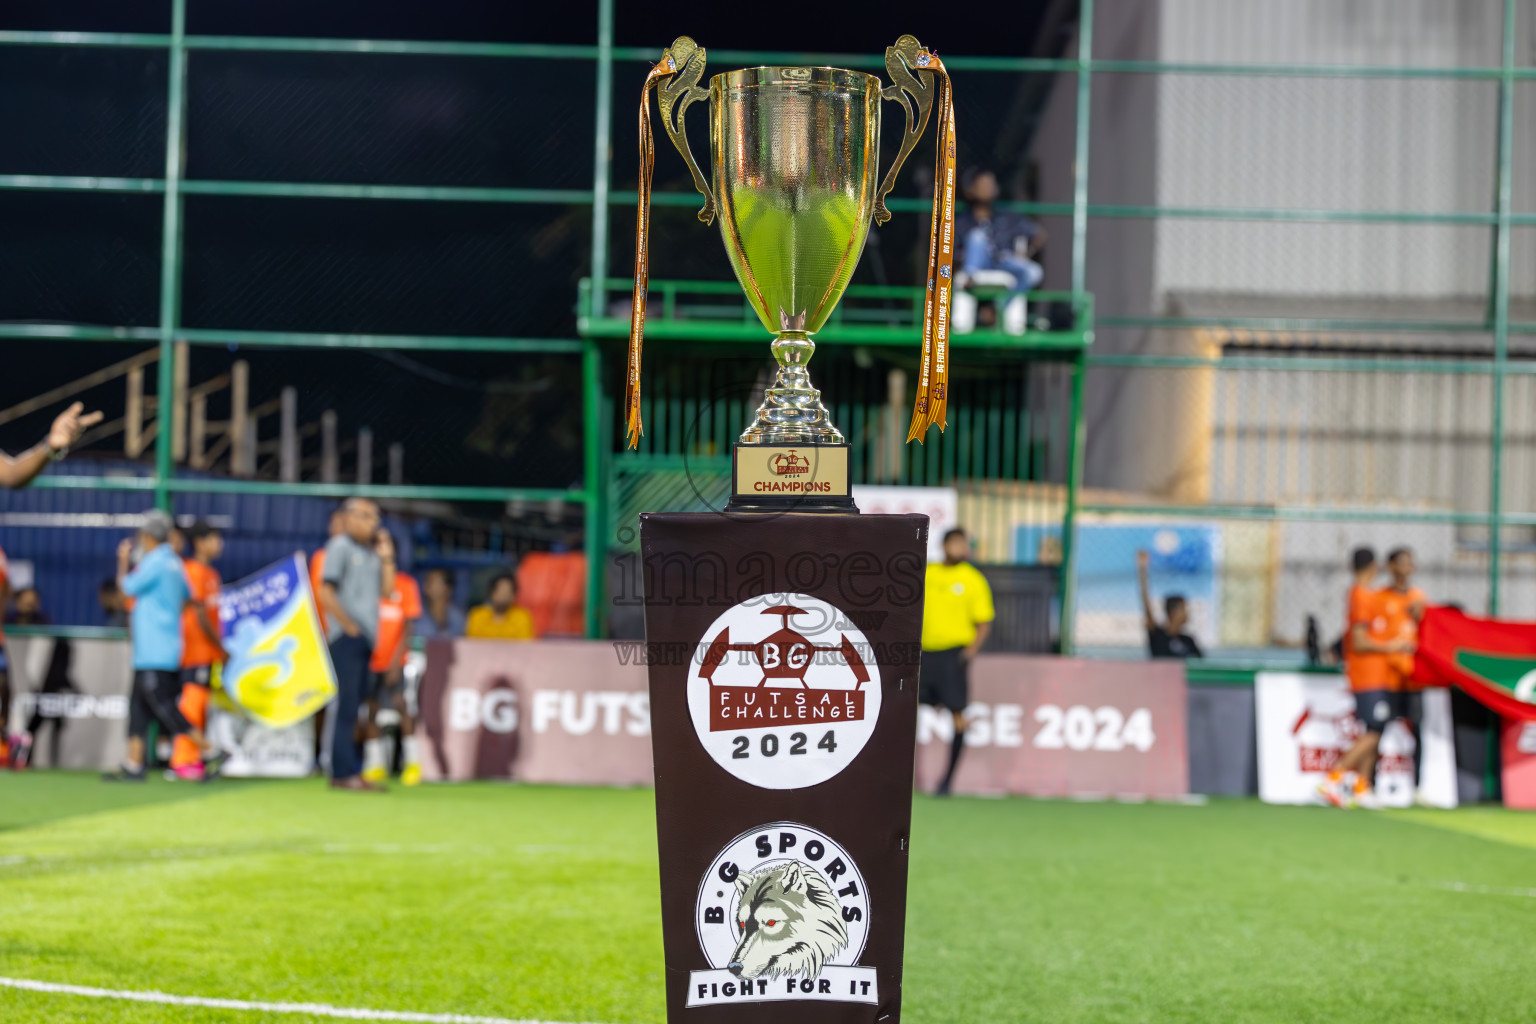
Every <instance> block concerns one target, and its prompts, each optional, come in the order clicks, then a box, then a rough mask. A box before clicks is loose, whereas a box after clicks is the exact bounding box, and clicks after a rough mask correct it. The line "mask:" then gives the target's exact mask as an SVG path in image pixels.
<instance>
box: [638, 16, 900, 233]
mask: <svg viewBox="0 0 1536 1024" xmlns="http://www.w3.org/2000/svg"><path fill="white" fill-rule="evenodd" d="M914 41H915V40H914ZM706 56H707V51H706V50H705V49H704V47H702V46H700V45H699V44H697V43H695V42H694V41H693V40H692V39H690V38H689V37H687V36H678V37H677V39H676V40H675V41H673V43H672V45H671V46H669V47H667V52H666V53H664V54H662V58H661V59H662V60H663V61H664V62H665V63H666V64H667V65H668V66H669V67H673V66H674V65H675V66H676V68H680V69H681V70H676V68H674V70H675V71H676V73H675V74H673V75H672V77H671V79H670V80H669V81H667V83H666V84H665V85H662V86H661V87H660V88H658V89H657V90H656V102H657V104H658V105H659V106H660V107H661V126H662V127H663V128H665V129H666V131H667V138H669V139H671V140H672V145H674V146H676V147H677V151H678V152H679V153H681V154H682V155H683V159H684V160H685V161H687V163H688V170H690V171H691V172H693V187H694V188H696V189H698V190H699V193H700V194H701V195H702V196H703V197H704V208H703V209H702V210H700V211H699V220H701V221H703V222H704V223H705V224H709V223H712V222H713V221H714V219H715V195H714V193H713V192H711V191H710V190H709V182H708V181H706V180H705V178H704V173H703V172H702V171H700V170H699V164H698V161H696V160H695V159H694V158H693V150H691V149H689V148H688V126H687V124H686V122H684V120H683V115H684V114H685V113H687V110H688V106H689V104H692V103H697V102H699V101H700V100H707V99H709V90H708V89H704V88H701V87H700V86H699V79H701V78H703V77H704V61H705V59H706ZM886 216H890V215H889V214H887V215H886Z"/></svg>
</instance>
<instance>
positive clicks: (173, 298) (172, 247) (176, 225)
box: [155, 0, 187, 512]
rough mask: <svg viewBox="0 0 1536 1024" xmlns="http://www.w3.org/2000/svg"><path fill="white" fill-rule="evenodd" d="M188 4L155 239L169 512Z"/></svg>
mask: <svg viewBox="0 0 1536 1024" xmlns="http://www.w3.org/2000/svg"><path fill="white" fill-rule="evenodd" d="M186 38H187V3H186V0H172V3H171V40H170V51H169V56H170V68H169V74H168V76H167V77H168V79H169V85H168V87H167V89H166V116H165V203H164V212H163V214H162V218H161V229H160V231H161V236H160V365H159V367H158V371H157V373H156V384H155V391H156V405H155V422H156V428H155V506H156V507H157V508H162V509H165V510H166V511H167V512H169V511H170V509H171V491H170V488H169V487H168V486H167V484H168V483H169V481H170V479H171V477H172V476H174V475H175V472H176V470H175V466H174V465H173V463H172V461H171V456H172V454H173V453H172V450H171V442H172V440H173V437H172V433H173V430H172V428H173V427H174V425H175V420H174V417H175V405H176V403H175V400H174V399H175V396H174V395H173V394H172V392H173V391H174V390H175V387H176V380H175V369H176V368H175V341H176V327H177V325H178V323H179V321H180V319H181V214H182V209H181V172H182V160H183V153H184V152H185V143H186V122H185V117H184V115H185V113H186V106H187V104H186V79H187V48H186Z"/></svg>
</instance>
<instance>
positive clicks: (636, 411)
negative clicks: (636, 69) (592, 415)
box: [597, 52, 677, 448]
mask: <svg viewBox="0 0 1536 1024" xmlns="http://www.w3.org/2000/svg"><path fill="white" fill-rule="evenodd" d="M676 71H677V61H676V60H674V59H673V57H672V54H671V53H670V52H669V53H665V54H663V55H662V58H661V63H660V64H657V65H656V66H655V67H654V68H652V69H651V73H650V74H648V75H646V76H645V85H643V86H642V87H641V88H640V201H639V209H638V210H636V212H635V290H634V292H633V294H632V296H631V300H630V309H631V313H630V319H629V360H628V366H627V368H626V370H625V373H624V435H625V440H626V447H629V448H638V447H639V445H640V435H642V434H644V433H645V426H644V424H642V423H641V422H640V350H641V348H642V347H643V342H644V337H645V300H646V290H647V287H648V286H649V284H650V281H651V263H650V252H649V244H650V230H651V175H652V173H653V172H654V171H655V169H656V137H655V136H654V135H652V134H651V89H652V88H654V87H655V86H656V84H657V83H658V82H660V81H661V79H663V78H665V77H666V76H667V75H670V74H673V73H674V72H676ZM597 284H598V285H599V286H600V285H601V282H597Z"/></svg>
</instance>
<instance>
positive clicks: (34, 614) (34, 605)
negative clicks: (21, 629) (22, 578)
mask: <svg viewBox="0 0 1536 1024" xmlns="http://www.w3.org/2000/svg"><path fill="white" fill-rule="evenodd" d="M5 624H6V625H7V626H51V625H52V624H53V619H52V618H50V617H49V615H48V613H47V612H45V611H43V599H42V596H41V595H40V594H38V592H37V588H36V587H23V588H22V589H20V590H18V591H16V596H15V597H14V598H12V600H11V609H10V611H8V612H6V613H5Z"/></svg>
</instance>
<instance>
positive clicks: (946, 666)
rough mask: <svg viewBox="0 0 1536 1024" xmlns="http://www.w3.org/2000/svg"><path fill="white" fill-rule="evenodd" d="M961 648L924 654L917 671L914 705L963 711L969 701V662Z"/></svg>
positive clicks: (925, 652)
mask: <svg viewBox="0 0 1536 1024" xmlns="http://www.w3.org/2000/svg"><path fill="white" fill-rule="evenodd" d="M964 654H965V648H964V647H951V648H950V649H949V650H947V651H924V652H923V659H922V663H921V665H920V667H919V670H918V683H917V702H918V703H919V704H932V705H934V706H935V707H946V708H949V710H951V711H957V712H958V711H964V710H965V708H966V705H968V704H969V703H970V702H971V663H970V662H968V661H966V660H965V657H964Z"/></svg>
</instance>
